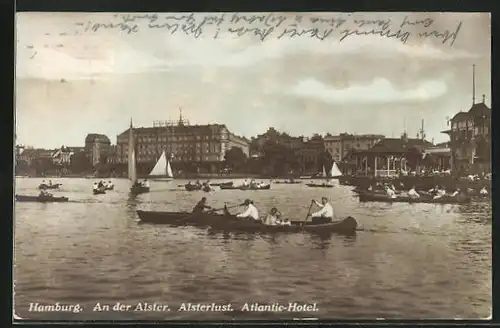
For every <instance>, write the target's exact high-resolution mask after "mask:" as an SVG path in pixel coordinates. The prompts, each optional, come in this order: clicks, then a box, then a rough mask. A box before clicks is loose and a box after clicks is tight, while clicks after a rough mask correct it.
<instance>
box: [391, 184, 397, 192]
mask: <svg viewBox="0 0 500 328" xmlns="http://www.w3.org/2000/svg"><path fill="white" fill-rule="evenodd" d="M390 188H391V189H392V190H393V191H394V192H396V187H394V183H391V185H390Z"/></svg>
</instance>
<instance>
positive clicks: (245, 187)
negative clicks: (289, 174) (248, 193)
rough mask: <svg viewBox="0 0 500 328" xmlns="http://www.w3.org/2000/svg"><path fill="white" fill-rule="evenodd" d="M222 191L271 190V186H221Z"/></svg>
mask: <svg viewBox="0 0 500 328" xmlns="http://www.w3.org/2000/svg"><path fill="white" fill-rule="evenodd" d="M220 189H233V190H269V189H271V185H270V184H266V185H263V186H253V187H251V186H224V185H223V186H220Z"/></svg>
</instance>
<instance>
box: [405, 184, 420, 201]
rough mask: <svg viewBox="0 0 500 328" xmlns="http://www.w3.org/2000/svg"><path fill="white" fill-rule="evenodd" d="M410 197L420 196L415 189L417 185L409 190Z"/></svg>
mask: <svg viewBox="0 0 500 328" xmlns="http://www.w3.org/2000/svg"><path fill="white" fill-rule="evenodd" d="M408 197H410V198H412V199H417V198H420V195H419V194H418V192H417V191H416V190H415V186H413V187H411V189H410V190H409V191H408Z"/></svg>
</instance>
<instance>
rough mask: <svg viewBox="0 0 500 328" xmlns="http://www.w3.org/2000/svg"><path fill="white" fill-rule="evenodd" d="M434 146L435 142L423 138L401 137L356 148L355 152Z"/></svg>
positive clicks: (404, 149) (391, 151)
mask: <svg viewBox="0 0 500 328" xmlns="http://www.w3.org/2000/svg"><path fill="white" fill-rule="evenodd" d="M430 147H433V144H432V143H430V142H429V141H427V140H422V139H412V138H408V139H401V138H386V139H382V140H380V141H379V142H377V143H376V144H375V145H374V146H373V147H372V148H370V149H367V150H356V151H353V153H403V152H407V151H408V150H410V149H418V150H422V149H426V148H430Z"/></svg>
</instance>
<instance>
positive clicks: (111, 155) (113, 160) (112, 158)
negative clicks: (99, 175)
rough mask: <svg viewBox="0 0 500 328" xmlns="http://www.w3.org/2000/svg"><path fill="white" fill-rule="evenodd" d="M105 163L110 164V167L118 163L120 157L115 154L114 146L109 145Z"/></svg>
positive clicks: (115, 148)
mask: <svg viewBox="0 0 500 328" xmlns="http://www.w3.org/2000/svg"><path fill="white" fill-rule="evenodd" d="M107 163H108V164H111V165H113V164H119V163H120V157H119V155H118V153H117V147H116V145H111V146H110V147H109V151H108V156H107Z"/></svg>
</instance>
